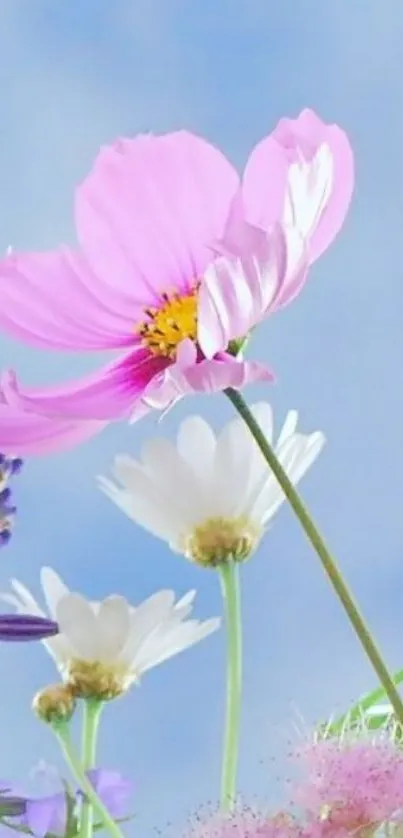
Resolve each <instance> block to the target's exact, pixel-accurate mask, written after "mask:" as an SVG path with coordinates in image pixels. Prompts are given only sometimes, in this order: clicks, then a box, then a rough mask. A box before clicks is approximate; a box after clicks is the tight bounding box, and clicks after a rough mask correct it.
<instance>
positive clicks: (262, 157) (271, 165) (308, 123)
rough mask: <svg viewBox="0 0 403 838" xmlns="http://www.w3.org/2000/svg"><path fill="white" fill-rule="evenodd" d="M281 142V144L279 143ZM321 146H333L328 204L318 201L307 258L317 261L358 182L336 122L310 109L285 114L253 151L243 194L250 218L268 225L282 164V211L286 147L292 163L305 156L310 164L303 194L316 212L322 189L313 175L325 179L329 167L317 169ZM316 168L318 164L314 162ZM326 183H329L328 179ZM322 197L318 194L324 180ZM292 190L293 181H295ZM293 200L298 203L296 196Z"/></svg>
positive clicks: (302, 199)
mask: <svg viewBox="0 0 403 838" xmlns="http://www.w3.org/2000/svg"><path fill="white" fill-rule="evenodd" d="M276 145H277V148H275V146H276ZM321 146H327V147H328V148H329V149H330V156H331V171H330V172H329V173H328V176H329V178H330V183H329V184H328V187H329V188H328V189H326V196H325V198H326V200H325V202H324V205H323V206H321V205H320V202H319V203H318V209H319V210H320V212H318V213H317V217H316V219H315V225H314V228H313V229H312V230H311V231H310V241H309V261H310V262H313V261H314V260H315V259H317V258H318V256H320V255H321V254H322V253H323V252H324V251H325V250H326V248H327V247H328V246H329V245H330V244H331V242H332V241H333V239H334V238H335V236H336V235H337V233H338V232H339V230H340V228H341V226H342V224H343V222H344V219H345V217H346V214H347V210H348V208H349V205H350V201H351V196H352V192H353V187H354V159H353V153H352V149H351V146H350V143H349V140H348V138H347V135H346V134H345V133H344V131H342V130H341V129H340V128H339V127H338V126H337V125H327V124H326V123H324V122H322V120H321V119H320V118H319V117H318V116H317V115H316V114H315V113H314V112H313V111H311V110H308V109H307V110H304V111H302V112H301V114H300V115H299V116H298V117H297V118H296V119H282V120H280V122H279V123H278V125H277V127H276V128H275V130H274V131H273V133H272V134H271V136H270V137H267V138H266V139H264V140H262V141H261V142H260V143H259V144H258V145H257V146H256V147H255V149H254V150H253V151H252V154H251V156H250V158H249V161H248V164H247V166H246V170H245V176H244V182H243V195H244V201H245V207H246V212H247V215H248V219H249V220H250V221H251V222H252V223H254V224H257V225H258V226H262V227H264V228H267V226H268V225H270V224H271V223H273V211H274V209H273V208H274V202H273V198H272V179H273V171H274V170H275V169H276V167H278V171H277V173H276V176H275V178H274V182H275V190H274V191H275V195H276V199H278V196H279V193H280V191H281V187H280V183H279V182H280V180H281V179H282V183H283V186H282V188H283V202H282V203H280V202H278V203H277V209H278V211H279V215H278V216H277V218H280V217H281V214H282V211H283V208H284V201H285V196H286V191H287V188H288V187H287V178H288V173H287V172H286V173H285V175H284V164H282V165H280V164H279V152H282V154H283V156H284V159H285V160H286V161H287V164H288V166H289V165H294V166H296V165H297V166H298V164H299V165H301V162H303V161H305V162H306V163H310V164H311V167H310V168H309V167H308V168H307V169H306V178H305V181H306V183H305V189H304V191H303V194H302V195H300V196H299V201H300V203H301V202H302V204H303V203H304V202H305V203H306V204H307V205H308V212H309V213H311V214H312V215H315V213H314V211H313V209H314V208H312V206H310V207H309V203H310V202H311V204H312V201H317V198H318V189H316V190H315V189H314V186H315V178H316V179H317V180H318V178H319V175H320V177H323V179H325V177H326V172H324V171H323V167H322V171H321V172H319V173H318V171H315V166H314V165H313V164H314V158H315V156H316V155H317V154H318V151H319V149H320V148H321ZM316 168H317V167H316ZM324 185H325V184H324ZM317 186H318V187H319V198H320V182H318V184H317ZM291 191H292V185H291ZM292 201H293V202H297V203H298V196H295V195H293V196H292Z"/></svg>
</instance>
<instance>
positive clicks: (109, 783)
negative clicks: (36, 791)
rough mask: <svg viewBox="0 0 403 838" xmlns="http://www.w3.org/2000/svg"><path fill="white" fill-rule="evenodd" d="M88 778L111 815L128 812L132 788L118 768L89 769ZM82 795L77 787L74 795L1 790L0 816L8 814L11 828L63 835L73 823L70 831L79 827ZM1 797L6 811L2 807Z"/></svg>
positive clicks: (39, 837)
mask: <svg viewBox="0 0 403 838" xmlns="http://www.w3.org/2000/svg"><path fill="white" fill-rule="evenodd" d="M88 778H89V779H90V780H91V782H92V784H93V786H94V789H95V791H96V792H97V794H98V795H99V797H100V798H101V800H102V802H103V803H104V804H105V806H106V807H107V809H108V811H109V813H110V814H111V815H112V817H113V818H123V817H127V816H128V801H129V797H130V795H131V794H132V790H133V786H132V783H131V782H130V781H129V780H126V779H125V778H124V777H122V775H121V774H119V772H118V771H109V770H106V769H105V770H104V769H101V768H96V769H93V770H92V771H89V772H88ZM7 792H10V789H7ZM83 797H84V795H83V793H82V792H81V791H80V790H78V791H77V792H76V793H75V794H74V795H73V794H70V793H69V792H62V791H60V792H56V793H55V794H51V795H47V796H46V797H37V798H29V797H25V798H24V797H17V796H14V795H13V794H11V793H10V794H7V795H5V796H4V798H2V797H1V793H0V820H2V819H3V818H7V819H8V822H9V824H10V826H11V825H12V826H13V827H14V828H15V827H18V826H23V827H25V828H28V829H30V830H31V832H32V833H33V835H35V836H36V838H45V836H46V835H50V834H51V835H52V836H55V835H56V836H59V835H60V836H64V835H65V834H66V832H67V831H68V833H69V834H71V830H70V827H73V830H72V832H74V833H75V832H77V831H78V828H79V826H78V823H77V821H78V819H79V809H80V803H82V800H83ZM3 801H4V807H5V811H3V809H2V804H3ZM7 806H8V808H7ZM13 806H14V810H13V808H12V807H13ZM3 825H4V826H7V823H4V821H3ZM4 834H5V833H4ZM7 835H10V838H11V832H8V831H7Z"/></svg>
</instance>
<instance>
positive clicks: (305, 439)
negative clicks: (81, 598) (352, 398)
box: [99, 402, 325, 566]
mask: <svg viewBox="0 0 403 838" xmlns="http://www.w3.org/2000/svg"><path fill="white" fill-rule="evenodd" d="M252 412H253V415H254V416H255V418H256V420H257V421H258V423H259V425H260V427H261V429H262V431H263V432H264V434H265V436H266V438H267V439H268V440H269V441H270V443H271V442H272V437H273V417H272V410H271V407H270V405H269V404H266V403H264V402H263V403H259V404H256V405H254V406H253V407H252ZM297 420H298V414H297V412H296V411H295V410H291V411H290V412H289V413H288V415H287V417H286V420H285V422H284V425H283V428H282V430H281V432H280V435H279V437H278V440H277V443H276V445H275V452H276V455H277V457H278V459H279V460H280V462H281V464H282V466H283V468H284V469H285V471H286V472H287V474H288V477H289V478H290V480H291V481H292V482H293V483H294V484H295V483H297V482H298V481H299V480H300V478H301V477H302V476H303V475H304V474H305V472H306V471H307V469H308V468H309V467H310V465H312V463H313V461H314V460H315V459H316V457H317V456H318V454H319V452H320V451H321V449H322V448H323V445H324V442H325V439H324V436H323V434H322V433H320V432H318V431H316V432H315V433H312V434H309V435H304V434H301V433H297V432H296V427H297ZM113 471H114V476H115V478H116V480H117V481H119V483H120V484H121V486H118V485H116V484H115V483H114V482H112V481H111V480H108V479H106V478H105V477H100V478H99V483H100V487H101V489H102V490H103V491H104V492H105V494H107V495H108V497H109V498H110V499H111V500H113V501H114V503H116V504H117V505H118V506H119V507H120V508H121V509H122V510H123V511H124V512H125V513H126V514H127V515H128V516H129V517H130V518H132V519H133V520H134V521H135V522H136V523H138V524H140V525H141V526H143V527H145V528H146V529H148V530H149V531H150V532H152V533H154V534H155V535H156V536H158V537H159V538H162V539H164V540H165V541H167V542H168V543H169V544H170V546H171V547H172V549H174V550H176V551H178V552H181V553H183V554H184V555H185V556H186V557H187V558H189V559H191V560H192V561H195V562H197V563H199V564H201V565H204V566H215V565H218V564H220V563H221V562H223V561H225V560H227V559H228V558H229V557H232V558H234V559H237V560H242V559H244V558H247V557H249V556H250V555H251V554H252V552H253V551H254V550H255V548H256V546H257V544H258V543H259V540H260V538H261V537H262V535H263V532H264V530H265V528H266V527H267V525H268V523H269V521H270V520H271V519H272V518H273V516H274V514H275V513H276V512H277V510H278V508H279V506H281V504H282V502H283V500H284V494H283V492H282V490H281V489H280V486H279V485H278V483H277V480H276V478H275V477H274V475H273V473H272V472H271V471H270V469H269V467H268V465H267V463H266V461H265V459H264V457H263V455H262V453H261V451H260V449H259V448H258V446H257V444H256V442H255V440H254V439H253V437H252V435H251V433H250V431H249V430H248V428H247V427H246V425H245V423H244V422H243V421H242V420H241V419H238V418H237V419H234V420H232V421H231V422H230V423H229V424H228V425H227V426H226V427H225V428H224V429H223V431H222V432H221V433H220V434H219V436H218V437H216V435H215V434H214V431H213V430H212V429H211V427H210V425H208V423H207V422H206V421H205V420H204V419H202V418H201V417H200V416H191V417H189V418H187V419H185V420H184V421H183V422H182V423H181V425H180V427H179V432H178V438H177V444H176V447H175V446H174V445H173V444H172V443H171V442H169V441H168V440H166V439H152V440H148V441H147V442H146V444H145V446H144V448H143V450H142V462H140V463H139V462H137V461H136V460H133V459H131V458H130V457H128V456H119V457H116V459H115V463H114V470H113Z"/></svg>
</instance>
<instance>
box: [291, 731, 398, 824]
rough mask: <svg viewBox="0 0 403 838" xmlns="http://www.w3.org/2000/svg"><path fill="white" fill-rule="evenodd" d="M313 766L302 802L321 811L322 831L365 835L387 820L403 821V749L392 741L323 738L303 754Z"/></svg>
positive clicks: (300, 790)
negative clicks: (344, 831) (331, 739)
mask: <svg viewBox="0 0 403 838" xmlns="http://www.w3.org/2000/svg"><path fill="white" fill-rule="evenodd" d="M303 758H304V762H306V765H307V768H308V778H307V780H306V782H305V783H304V784H303V785H302V786H299V788H298V802H299V803H301V804H302V805H304V807H305V808H306V809H307V811H308V812H310V813H311V814H313V815H319V814H321V816H322V817H321V822H322V832H323V834H324V835H325V836H326V835H331V836H332V835H333V834H334V832H335V831H337V830H341V831H343V830H347V831H348V832H350V833H351V832H359V831H360V830H363V834H364V833H365V830H366V828H367V827H372V826H374V827H376V826H379V825H380V824H383V823H385V822H386V821H394V820H395V821H396V820H398V821H399V822H401V820H402V812H403V752H402V751H401V749H400V748H398V747H397V746H396V745H394V744H393V742H391V741H387V740H381V739H379V740H374V741H372V742H371V741H355V742H347V741H346V742H336V741H320V742H317V743H315V744H313V745H310V746H309V747H308V748H307V749H306V750H305V751H304V752H303Z"/></svg>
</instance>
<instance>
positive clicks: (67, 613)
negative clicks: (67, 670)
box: [56, 594, 100, 661]
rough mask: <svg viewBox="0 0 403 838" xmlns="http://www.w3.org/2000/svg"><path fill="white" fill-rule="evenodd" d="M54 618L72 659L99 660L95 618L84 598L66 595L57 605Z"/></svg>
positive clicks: (78, 595) (76, 595) (77, 595)
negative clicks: (68, 647) (67, 644)
mask: <svg viewBox="0 0 403 838" xmlns="http://www.w3.org/2000/svg"><path fill="white" fill-rule="evenodd" d="M56 618H57V622H58V623H59V627H60V631H61V632H62V633H63V635H64V636H65V638H66V640H67V642H68V643H69V646H70V648H71V652H72V657H76V658H79V659H80V660H83V661H93V660H98V659H99V654H100V648H99V646H100V644H99V640H98V632H97V617H96V615H95V614H94V612H93V610H92V608H91V607H90V605H89V603H88V602H87V600H86V599H84V597H82V596H81V595H80V594H67V596H65V597H63V599H61V600H60V602H59V603H58V606H57V610H56Z"/></svg>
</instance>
